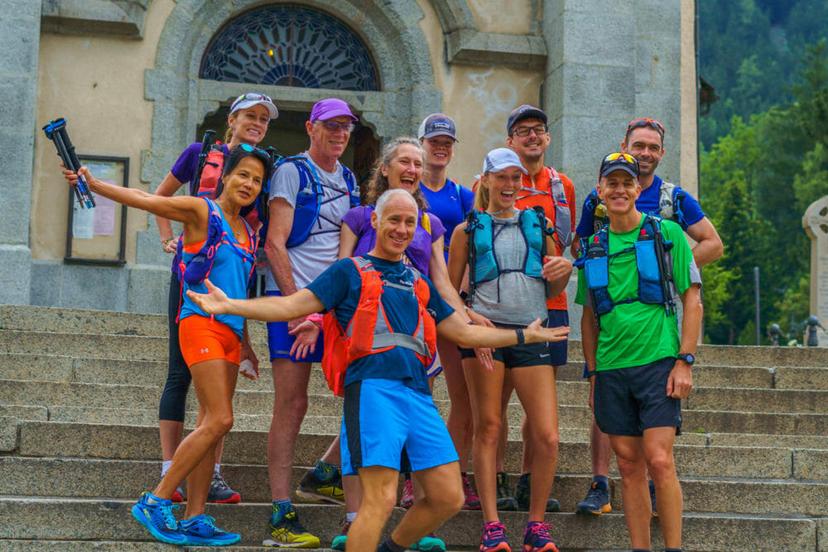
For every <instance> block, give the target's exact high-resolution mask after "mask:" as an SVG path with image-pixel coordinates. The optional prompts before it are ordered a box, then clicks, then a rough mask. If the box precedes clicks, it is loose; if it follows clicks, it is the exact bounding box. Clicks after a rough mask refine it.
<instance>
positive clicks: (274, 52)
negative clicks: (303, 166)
mask: <svg viewBox="0 0 828 552" xmlns="http://www.w3.org/2000/svg"><path fill="white" fill-rule="evenodd" d="M199 78H201V79H205V80H212V81H219V82H235V83H244V84H250V85H265V86H287V87H295V88H324V89H327V90H346V91H351V92H362V91H377V90H380V82H379V75H378V71H377V68H376V65H375V63H374V60H373V58H372V55H371V52H370V50H369V49H368V47H367V46H366V44H365V43H364V42H363V40H362V39H361V38H360V37H359V36H358V35H357V34H356V33H355V32H353V31H352V30H351V29H350V28H348V26H347V25H345V23H343V22H342V21H340V20H339V19H337V18H336V17H334V16H332V15H330V14H328V13H326V12H323V11H321V10H318V9H312V8H308V7H303V6H295V5H284V4H278V5H266V6H260V7H257V8H254V9H251V10H249V11H247V12H244V13H242V14H240V15H238V16H236V17H234V18H233V19H231V20H229V21H228V22H227V23H225V24H224V25H223V26H222V27H221V29H219V31H218V32H217V33H216V34H215V36H213V38H212V39H211V40H210V43H209V45H208V46H207V48H206V49H205V51H204V55H203V57H202V59H201V65H200V69H199ZM253 89H255V86H254V87H253ZM231 100H232V98H228V99H227V101H226V102H222V105H221V107H220V108H219V110H218V111H215V112H212V113H209V114H207V115H206V117H205V118H204V119H203V120H202V121H201V123H200V124H199V125H198V129H197V132H196V136H202V135H203V133H204V131H205V130H207V129H212V130H216V131H217V133H218V135H219V136H223V135H224V131H225V129H226V120H227V113H228V110H229V102H230V101H231ZM277 106H278V107H279V118H278V119H277V120H275V121H273V122H272V123H271V125H270V128H269V130H268V134H267V136H266V137H265V140H264V141H263V143H262V145H263V146H273V147H275V148H276V149H277V150H278V151H279V152H280V153H282V154H283V155H292V154H295V153H298V152H301V151H304V150H305V149H306V148H307V145H308V138H307V134H306V132H305V121H306V120H307V119H308V116H309V113H308V111H307V110H305V109H290V108H286V107H285V106H284V105H279V104H278V100H277ZM378 148H379V140H378V139H377V137H376V136H375V135H374V133H373V131H372V130H371V129H370V128H368V127H367V126H364V125H362V124H357V127H356V128H355V129H354V132H353V134H352V136H351V142H350V144H349V147H348V149H347V151H346V152H345V155H344V156H343V158H342V162H343V163H345V164H346V165H347V166H349V167H351V168H352V169H353V170H354V172H355V173H356V174H357V176H358V178H359V180H360V181H364V180H365V179H366V178H367V177H368V173H369V171H370V167H371V165H372V164H373V162H374V160H375V159H376V156H377V154H378Z"/></svg>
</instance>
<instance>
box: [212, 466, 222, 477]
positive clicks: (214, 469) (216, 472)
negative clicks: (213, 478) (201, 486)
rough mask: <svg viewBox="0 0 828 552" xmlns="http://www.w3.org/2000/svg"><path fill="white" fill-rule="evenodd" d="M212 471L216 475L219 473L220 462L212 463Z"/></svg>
mask: <svg viewBox="0 0 828 552" xmlns="http://www.w3.org/2000/svg"><path fill="white" fill-rule="evenodd" d="M213 473H214V474H216V475H218V474H220V473H221V464H213Z"/></svg>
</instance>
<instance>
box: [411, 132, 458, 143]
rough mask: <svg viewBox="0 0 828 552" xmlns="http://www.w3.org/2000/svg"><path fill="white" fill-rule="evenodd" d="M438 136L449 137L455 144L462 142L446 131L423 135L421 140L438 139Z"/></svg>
mask: <svg viewBox="0 0 828 552" xmlns="http://www.w3.org/2000/svg"><path fill="white" fill-rule="evenodd" d="M437 136H448V137H449V138H451V139H452V140H454V141H455V142H459V141H460V140H458V139H457V137H456V136H455V135H454V134H452V133H451V132H448V131H446V130H435V131H434V132H429V133H428V134H423V135H422V136H420V140H425V139H426V138H436V137H437Z"/></svg>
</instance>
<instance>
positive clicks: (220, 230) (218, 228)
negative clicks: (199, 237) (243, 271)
mask: <svg viewBox="0 0 828 552" xmlns="http://www.w3.org/2000/svg"><path fill="white" fill-rule="evenodd" d="M204 201H206V202H207V207H208V208H209V210H210V212H209V215H208V217H207V238H206V239H205V240H204V245H202V246H201V249H199V251H198V253H196V254H195V255H193V257H192V258H191V259H190V260H189V261H184V237H183V234H182V236H181V237H180V238H178V245H177V246H176V251H175V259H176V260H175V261H173V266H172V269H173V271H175V272H176V274H177V275H178V281H179V283H180V285H181V292H180V294H183V292H184V282H187V284H189V285H191V286H193V285H196V284H200V283H202V282H203V281H204V280H206V279H207V278H208V277H209V276H210V272H211V271H212V270H213V264H214V263H215V258H216V253H217V252H218V249H219V247H221V246H223V245H228V246H230V247H231V248H232V250H233V252H234V253H235V254H236V255H238V256H239V257H241V258H242V259H244V260H247V261H249V262H250V273H249V274H248V275H247V280H248V283H249V282H250V279H251V278H252V277H253V274H254V273H255V271H256V254H255V252H256V249H258V247H259V236H258V233H256V232H255V231H254V230H253V229H252V228H251V227H250V224H248V223H247V221H245V220H244V219H242V222H243V223H244V228H245V230H246V231H247V244H248V247H249V250H246V249H242V248H241V247H239V246H238V245H237V244H235V243H232V242H230V240H229V238H228V237H227V232H226V231H225V230H224V223H223V219H222V216H221V211H220V209H219V207H218V205H217V204H216V202H215V201H213V200H212V199H209V198H207V197H205V198H204ZM180 315H181V303H180V302H179V305H178V315H177V316H176V322H178V316H180Z"/></svg>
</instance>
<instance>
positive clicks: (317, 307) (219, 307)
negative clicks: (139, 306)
mask: <svg viewBox="0 0 828 552" xmlns="http://www.w3.org/2000/svg"><path fill="white" fill-rule="evenodd" d="M204 283H205V285H206V286H207V291H208V293H195V292H194V291H193V290H188V291H187V296H188V297H189V298H190V299H192V300H193V302H195V304H196V305H198V306H199V307H200V308H201V309H202V310H203V311H204V312H206V313H208V314H235V315H238V316H243V317H245V318H252V319H253V320H264V321H265V322H286V321H288V320H294V319H296V318H299V317H300V316H307V315H309V314H312V313H314V312H319V311H321V310H324V309H325V306H324V305H323V304H322V301H320V300H319V298H318V297H316V295H314V294H313V293H312V292H311V291H309V290H307V289H302V290H299V291H297V292H296V293H293V294H291V295H287V296H270V297H258V298H256V299H230V298H228V297H227V295H225V293H224V292H223V291H222V290H221V289H219V288H217V287H216V286H214V285H213V283H212V282H211V281H210V280H209V279H208V280H204Z"/></svg>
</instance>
